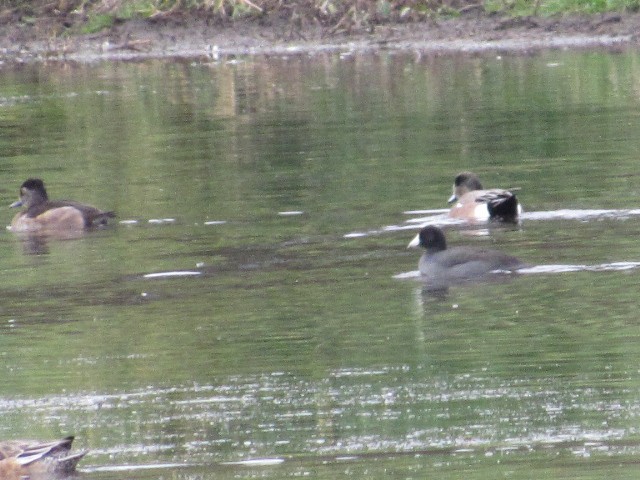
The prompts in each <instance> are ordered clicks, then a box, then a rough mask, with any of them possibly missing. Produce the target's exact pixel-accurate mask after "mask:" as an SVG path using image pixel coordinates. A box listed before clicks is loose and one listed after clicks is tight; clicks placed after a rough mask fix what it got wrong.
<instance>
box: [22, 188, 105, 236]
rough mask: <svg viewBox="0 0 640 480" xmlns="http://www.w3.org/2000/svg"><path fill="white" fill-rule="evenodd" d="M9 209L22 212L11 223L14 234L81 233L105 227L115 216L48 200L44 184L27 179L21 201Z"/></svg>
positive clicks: (84, 206) (70, 202)
mask: <svg viewBox="0 0 640 480" xmlns="http://www.w3.org/2000/svg"><path fill="white" fill-rule="evenodd" d="M11 207H14V208H15V207H24V210H23V211H22V212H20V213H18V214H16V216H15V217H13V220H12V221H11V230H12V231H14V232H43V231H54V232H63V231H81V230H84V229H87V228H91V227H96V226H100V225H106V223H107V220H108V219H109V218H113V217H115V213H114V212H105V211H102V210H99V209H97V208H95V207H92V206H90V205H85V204H83V203H79V202H74V201H70V200H56V201H52V200H49V196H48V195H47V190H46V189H45V188H44V182H43V181H42V180H40V179H39V178H30V179H28V180H26V181H25V182H24V183H23V184H22V186H21V187H20V200H18V201H17V202H14V203H12V204H11Z"/></svg>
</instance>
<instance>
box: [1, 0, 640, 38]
mask: <svg viewBox="0 0 640 480" xmlns="http://www.w3.org/2000/svg"><path fill="white" fill-rule="evenodd" d="M638 10H640V0H293V1H286V2H285V1H282V0H4V1H3V2H2V4H1V5H0V25H2V24H9V23H11V24H14V25H15V24H16V23H18V24H24V25H29V24H34V23H37V22H38V21H41V20H42V19H43V18H45V19H48V20H51V21H55V22H58V23H59V24H60V26H61V29H70V30H75V31H81V32H92V31H99V30H102V29H104V28H108V27H110V26H112V25H115V24H118V23H122V22H125V21H128V20H134V19H144V20H149V21H178V22H179V21H180V20H181V19H186V18H193V17H194V16H196V17H197V18H205V19H207V20H209V21H218V22H230V21H233V20H236V19H241V18H242V19H256V20H262V21H264V20H268V19H279V20H284V21H290V22H295V23H297V24H298V25H300V26H301V27H304V26H305V25H322V26H325V27H331V28H332V29H333V30H335V31H349V30H353V29H366V28H370V27H371V26H374V25H376V24H381V23H388V22H412V21H420V20H424V19H426V18H430V17H434V16H457V15H461V14H464V13H465V12H469V11H476V12H486V13H504V14H509V15H513V16H530V15H534V16H537V15H555V14H561V13H600V12H608V11H619V12H624V11H630V12H636V11H638Z"/></svg>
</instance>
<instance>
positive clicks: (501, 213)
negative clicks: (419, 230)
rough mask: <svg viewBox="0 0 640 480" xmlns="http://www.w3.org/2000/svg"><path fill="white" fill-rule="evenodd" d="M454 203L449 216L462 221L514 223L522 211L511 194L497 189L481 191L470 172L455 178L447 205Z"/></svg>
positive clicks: (477, 179)
mask: <svg viewBox="0 0 640 480" xmlns="http://www.w3.org/2000/svg"><path fill="white" fill-rule="evenodd" d="M454 202H455V204H454V205H453V206H452V207H451V210H449V216H450V217H453V218H461V219H464V220H490V219H491V220H499V221H502V222H515V221H516V220H517V218H518V215H519V214H520V213H521V211H522V207H521V206H520V204H519V203H518V199H517V198H516V196H515V195H514V194H513V193H512V192H510V191H508V190H502V189H498V188H494V189H491V190H483V189H482V184H481V183H480V179H479V178H478V177H477V176H476V175H475V174H473V173H471V172H462V173H459V174H458V175H457V176H456V178H455V180H454V182H453V195H451V198H449V203H454Z"/></svg>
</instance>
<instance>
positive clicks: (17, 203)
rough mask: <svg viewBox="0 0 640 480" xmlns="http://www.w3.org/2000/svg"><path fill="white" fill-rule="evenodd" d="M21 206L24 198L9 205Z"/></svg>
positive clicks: (10, 206) (13, 206)
mask: <svg viewBox="0 0 640 480" xmlns="http://www.w3.org/2000/svg"><path fill="white" fill-rule="evenodd" d="M21 206H22V200H18V201H16V202H13V203H12V204H11V205H9V208H17V207H21Z"/></svg>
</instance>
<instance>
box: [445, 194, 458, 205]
mask: <svg viewBox="0 0 640 480" xmlns="http://www.w3.org/2000/svg"><path fill="white" fill-rule="evenodd" d="M456 200H458V197H456V194H455V193H454V194H453V195H451V196H450V197H449V200H447V203H453V202H455V201H456Z"/></svg>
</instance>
